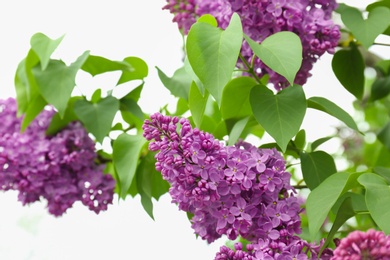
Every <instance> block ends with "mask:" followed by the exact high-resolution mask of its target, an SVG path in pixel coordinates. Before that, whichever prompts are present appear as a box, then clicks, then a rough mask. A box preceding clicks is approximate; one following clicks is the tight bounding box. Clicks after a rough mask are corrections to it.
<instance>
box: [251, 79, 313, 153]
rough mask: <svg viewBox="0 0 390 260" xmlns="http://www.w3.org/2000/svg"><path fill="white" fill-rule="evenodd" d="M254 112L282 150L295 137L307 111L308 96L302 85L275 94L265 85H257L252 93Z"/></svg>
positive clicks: (284, 149)
mask: <svg viewBox="0 0 390 260" xmlns="http://www.w3.org/2000/svg"><path fill="white" fill-rule="evenodd" d="M250 103H251V107H252V111H253V114H254V116H255V118H256V120H257V122H259V124H260V125H261V126H262V127H263V128H264V129H265V131H266V132H267V133H268V134H269V135H271V136H272V137H273V138H274V139H275V141H276V143H277V144H278V145H279V147H280V148H281V149H282V151H286V147H287V144H288V143H289V142H290V140H291V138H292V137H294V136H295V135H296V134H297V133H298V131H299V129H300V126H301V124H302V121H303V118H304V116H305V113H306V106H307V104H306V98H305V93H304V92H303V89H302V87H301V86H290V87H288V88H286V89H283V90H282V91H280V92H279V93H278V94H276V95H274V94H273V92H272V91H271V90H269V89H268V88H267V87H265V86H255V87H253V88H252V90H251V93H250Z"/></svg>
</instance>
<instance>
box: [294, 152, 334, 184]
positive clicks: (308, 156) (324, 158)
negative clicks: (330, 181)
mask: <svg viewBox="0 0 390 260" xmlns="http://www.w3.org/2000/svg"><path fill="white" fill-rule="evenodd" d="M300 159H301V169H302V175H303V178H304V180H305V182H306V184H307V186H308V187H309V189H310V190H313V189H315V188H316V187H317V186H318V185H320V184H321V182H323V181H324V180H325V179H326V178H328V177H329V176H330V175H332V174H334V173H335V172H337V169H336V164H335V163H334V160H333V157H332V156H330V155H329V154H328V153H326V152H324V151H315V152H311V153H301V154H300Z"/></svg>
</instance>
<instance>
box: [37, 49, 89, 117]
mask: <svg viewBox="0 0 390 260" xmlns="http://www.w3.org/2000/svg"><path fill="white" fill-rule="evenodd" d="M88 55H89V53H88V52H84V53H83V54H82V55H81V56H80V57H79V58H78V59H77V60H76V61H75V62H74V63H72V64H71V65H70V66H69V67H68V66H66V65H65V63H63V62H62V61H59V60H51V61H50V63H49V65H48V66H47V68H46V70H44V71H43V70H41V69H40V68H38V67H35V68H34V69H33V73H34V75H35V79H36V81H37V84H38V88H39V91H40V93H41V94H42V96H43V97H44V98H45V100H46V101H47V102H48V103H49V104H51V105H53V106H54V107H55V108H56V109H57V110H58V113H59V114H60V116H61V117H63V116H64V114H65V110H66V106H67V104H68V100H69V98H70V96H71V94H72V91H73V88H74V87H75V84H76V83H75V78H76V74H77V72H78V70H79V69H80V67H81V66H82V65H83V63H84V61H85V60H86V59H87V57H88Z"/></svg>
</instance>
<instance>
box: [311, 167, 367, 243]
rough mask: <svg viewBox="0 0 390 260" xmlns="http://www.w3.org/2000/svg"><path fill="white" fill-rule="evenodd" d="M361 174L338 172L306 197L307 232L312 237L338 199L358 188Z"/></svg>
mask: <svg viewBox="0 0 390 260" xmlns="http://www.w3.org/2000/svg"><path fill="white" fill-rule="evenodd" d="M360 175H361V173H348V172H338V173H335V174H332V175H331V176H329V177H328V178H327V179H326V180H324V181H323V182H322V183H321V184H320V185H319V186H317V187H316V188H315V189H314V190H312V191H311V192H310V194H309V196H308V197H307V201H306V212H307V218H308V221H309V232H310V235H311V236H312V237H314V236H315V235H316V233H317V232H318V231H319V230H320V228H321V226H322V225H323V223H324V221H325V219H326V216H327V215H328V213H329V211H330V210H331V208H332V207H333V205H334V204H335V203H336V201H337V200H338V198H339V197H340V196H341V195H343V194H344V193H345V192H347V191H348V190H350V189H351V188H353V187H356V186H358V183H357V178H358V177H359V176H360Z"/></svg>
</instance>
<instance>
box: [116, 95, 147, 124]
mask: <svg viewBox="0 0 390 260" xmlns="http://www.w3.org/2000/svg"><path fill="white" fill-rule="evenodd" d="M120 110H121V111H127V112H130V113H131V114H133V115H134V116H136V117H138V118H139V119H140V120H144V119H145V116H144V113H143V112H142V110H141V108H140V106H139V105H138V104H137V102H135V101H134V100H133V99H130V98H128V99H121V100H120Z"/></svg>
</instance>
